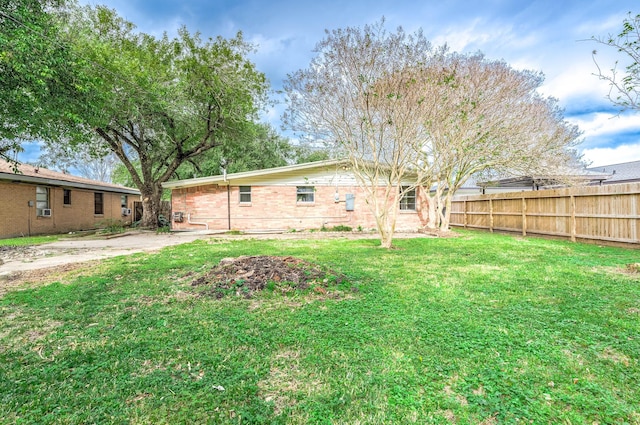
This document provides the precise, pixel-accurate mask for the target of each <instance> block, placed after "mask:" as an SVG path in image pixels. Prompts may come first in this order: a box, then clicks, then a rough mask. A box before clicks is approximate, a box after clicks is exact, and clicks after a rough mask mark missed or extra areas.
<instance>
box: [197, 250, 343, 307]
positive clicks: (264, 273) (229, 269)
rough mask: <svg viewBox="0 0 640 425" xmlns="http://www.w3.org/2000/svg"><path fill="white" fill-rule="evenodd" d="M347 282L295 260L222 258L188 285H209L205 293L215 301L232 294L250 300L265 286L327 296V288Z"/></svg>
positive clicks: (302, 261)
mask: <svg viewBox="0 0 640 425" xmlns="http://www.w3.org/2000/svg"><path fill="white" fill-rule="evenodd" d="M345 280H346V278H345V276H344V275H343V274H340V273H337V272H335V271H333V270H327V269H323V268H322V267H320V266H318V265H315V264H312V263H309V262H307V261H305V260H301V259H299V258H295V257H272V256H242V257H238V258H223V259H222V260H220V263H219V264H218V265H217V266H214V267H213V268H212V269H211V270H210V271H209V272H208V273H206V274H205V275H203V276H200V277H199V278H197V279H195V280H193V281H192V282H191V285H192V286H200V285H210V286H211V288H209V289H207V290H206V291H205V293H207V294H209V295H213V296H215V297H216V298H222V297H224V296H225V295H227V294H235V295H238V296H242V297H245V298H251V296H252V295H253V294H254V293H255V292H256V291H261V290H263V289H265V288H266V287H268V286H272V287H273V288H276V287H280V288H286V289H287V290H305V289H309V288H310V287H311V286H312V285H313V286H314V287H315V288H314V289H316V291H318V292H323V291H324V292H326V289H324V288H326V287H328V286H329V285H339V284H340V283H342V282H344V281H345Z"/></svg>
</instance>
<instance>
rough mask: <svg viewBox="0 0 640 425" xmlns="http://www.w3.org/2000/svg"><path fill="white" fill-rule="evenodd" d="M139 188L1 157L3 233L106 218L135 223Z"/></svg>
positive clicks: (90, 224)
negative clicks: (14, 166) (15, 167)
mask: <svg viewBox="0 0 640 425" xmlns="http://www.w3.org/2000/svg"><path fill="white" fill-rule="evenodd" d="M139 200H140V192H139V191H138V190H136V189H131V188H128V187H124V186H119V185H115V184H109V183H103V182H98V181H94V180H89V179H84V178H81V177H76V176H71V175H68V174H63V173H58V172H55V171H51V170H47V169H45V168H38V167H33V166H31V165H26V164H20V165H19V166H18V173H15V172H14V170H13V169H12V167H11V165H10V164H9V163H7V162H6V161H2V160H0V238H10V237H15V236H28V235H38V234H53V233H65V232H71V231H78V230H86V229H95V228H97V227H99V226H100V225H101V223H104V222H105V220H109V219H116V220H122V221H123V222H124V223H130V222H131V219H132V215H131V214H130V210H131V209H132V208H133V203H134V201H139Z"/></svg>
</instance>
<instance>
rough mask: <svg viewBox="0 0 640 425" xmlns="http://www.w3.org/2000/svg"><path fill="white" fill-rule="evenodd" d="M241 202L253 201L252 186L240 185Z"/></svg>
mask: <svg viewBox="0 0 640 425" xmlns="http://www.w3.org/2000/svg"><path fill="white" fill-rule="evenodd" d="M240 203H241V204H249V203H251V186H240Z"/></svg>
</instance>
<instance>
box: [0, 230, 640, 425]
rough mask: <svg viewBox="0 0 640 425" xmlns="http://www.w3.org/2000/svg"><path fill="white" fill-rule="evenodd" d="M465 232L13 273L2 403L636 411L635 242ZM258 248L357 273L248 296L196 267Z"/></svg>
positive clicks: (239, 246) (245, 416)
mask: <svg viewBox="0 0 640 425" xmlns="http://www.w3.org/2000/svg"><path fill="white" fill-rule="evenodd" d="M461 235H462V236H461V237H458V238H451V239H426V238H425V239H407V240H397V241H396V243H395V244H396V246H397V248H398V249H395V250H390V251H387V250H382V249H380V248H378V246H377V245H378V242H377V241H374V240H342V239H340V240H335V239H334V240H313V241H312V240H308V241H282V240H280V241H276V240H273V241H258V240H251V241H234V242H229V241H225V240H216V239H212V240H210V241H199V242H195V243H192V244H188V245H183V246H178V247H172V248H167V249H165V250H163V251H162V252H161V253H159V254H149V255H142V254H140V255H135V256H130V257H120V258H117V259H112V260H109V261H105V262H104V265H103V266H102V267H100V269H99V270H86V271H85V272H84V273H83V274H82V275H81V276H79V277H77V274H76V277H74V278H73V280H72V281H70V282H66V281H65V282H52V283H51V284H48V285H43V286H41V287H39V288H37V289H24V290H18V291H13V292H9V293H7V294H5V295H4V297H3V298H0V421H1V422H2V423H7V424H9V423H43V424H46V423H51V424H54V423H55V424H59V423H77V424H81V423H82V424H84V423H152V424H162V423H166V424H176V423H214V424H217V423H238V424H239V423H243V424H247V423H264V424H272V423H276V424H277V423H282V424H306V423H322V424H405V423H418V424H424V423H443V424H444V423H458V424H465V423H468V424H478V423H484V424H498V423H517V422H519V421H520V422H521V423H525V422H526V423H530V422H532V423H536V424H539V423H545V424H547V423H549V424H555V423H565V424H584V423H587V424H593V423H600V424H610V423H620V424H622V423H630V424H638V423H640V385H639V382H640V368H639V364H638V359H640V275H639V274H638V273H637V272H635V273H634V272H633V271H631V270H627V269H626V265H627V264H633V263H638V262H640V251H638V250H625V249H617V248H607V247H599V246H596V245H584V244H571V243H568V242H561V241H546V240H542V239H521V238H515V237H511V236H504V235H490V234H485V233H475V232H462V233H461ZM257 254H262V255H292V256H296V257H300V258H303V259H306V260H308V261H312V262H317V263H319V264H321V265H323V266H327V267H330V268H332V269H334V270H336V271H339V272H342V273H344V274H345V275H346V276H347V278H348V282H345V283H342V284H340V285H339V286H335V287H331V288H330V289H329V292H328V293H327V294H325V293H324V292H322V291H314V290H313V288H311V289H309V290H307V291H305V292H303V293H300V292H295V291H288V292H286V293H284V291H283V290H282V289H283V287H282V286H281V285H275V286H274V287H273V288H272V289H270V290H269V291H266V292H263V293H261V294H259V295H257V296H254V297H253V298H252V299H244V298H239V297H235V296H230V297H225V298H222V299H215V298H214V297H208V296H198V295H197V293H198V292H199V291H202V287H192V286H191V284H190V282H191V281H192V280H193V279H194V278H195V277H197V276H198V275H200V274H202V273H203V272H204V271H206V270H208V269H210V268H211V267H212V266H213V265H215V264H217V262H218V261H219V260H220V259H221V258H224V257H235V256H239V255H257ZM1 284H2V283H1V282H0V285H1ZM483 421H484V422H483Z"/></svg>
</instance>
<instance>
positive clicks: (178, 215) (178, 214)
mask: <svg viewBox="0 0 640 425" xmlns="http://www.w3.org/2000/svg"><path fill="white" fill-rule="evenodd" d="M173 221H174V222H175V223H182V222H183V221H184V213H183V212H182V211H175V212H174V213H173Z"/></svg>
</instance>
